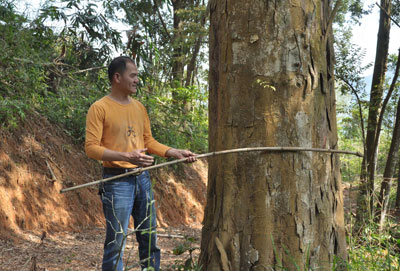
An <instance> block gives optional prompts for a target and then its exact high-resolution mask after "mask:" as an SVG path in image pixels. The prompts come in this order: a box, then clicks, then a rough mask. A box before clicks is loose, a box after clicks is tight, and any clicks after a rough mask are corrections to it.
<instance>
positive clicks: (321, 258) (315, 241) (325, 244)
mask: <svg viewBox="0 0 400 271" xmlns="http://www.w3.org/2000/svg"><path fill="white" fill-rule="evenodd" d="M329 15H330V8H329V1H327V0H324V1H312V0H305V1H301V2H300V1H295V0H292V1H290V0H282V1H258V0H237V1H227V0H223V1H216V0H214V1H211V2H210V16H211V26H210V74H209V82H210V101H209V108H210V112H209V113H210V129H209V140H210V151H215V150H222V149H231V148H238V147H254V146H299V147H315V148H332V149H334V148H336V147H337V131H336V111H335V110H336V108H335V92H334V78H333V47H332V37H331V35H330V34H327V37H326V36H325V33H326V29H327V21H328V17H329ZM207 193H208V197H207V206H206V210H205V218H204V227H203V233H202V243H201V255H200V264H201V265H202V266H203V269H204V270H224V271H225V270H246V271H247V270H271V268H273V267H275V268H279V267H283V268H287V269H288V270H295V269H296V268H295V265H297V266H298V267H299V269H300V270H305V269H307V270H308V268H320V269H321V270H329V269H330V268H331V267H332V262H333V260H334V257H335V256H338V257H339V258H341V259H346V242H345V234H344V221H343V199H342V191H341V179H340V174H339V157H338V156H337V155H327V154H319V153H312V152H306V153H281V154H276V153H274V154H272V153H254V154H240V155H228V156H224V157H222V156H221V157H216V158H213V159H212V160H210V163H209V183H208V192H207ZM296 270H297V269H296Z"/></svg>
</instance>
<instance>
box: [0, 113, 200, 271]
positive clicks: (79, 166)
mask: <svg viewBox="0 0 400 271" xmlns="http://www.w3.org/2000/svg"><path fill="white" fill-rule="evenodd" d="M173 172H180V173H179V174H174V173H173ZM150 174H151V175H152V178H153V183H154V190H155V198H156V206H157V217H158V225H159V227H160V231H166V232H174V231H176V229H177V228H179V227H185V228H184V230H183V233H184V234H190V233H192V234H193V235H197V236H198V235H199V229H200V227H201V221H202V219H203V209H204V205H205V201H206V182H207V177H206V176H207V165H206V164H205V163H204V162H202V161H198V162H196V163H194V164H193V165H181V166H180V168H179V170H175V171H173V170H172V169H167V168H164V169H161V170H158V171H152V172H150ZM100 178H101V165H100V164H99V163H98V162H96V161H93V160H90V159H88V158H87V157H86V155H85V153H84V152H83V147H82V146H77V145H75V144H74V143H73V141H72V140H71V139H70V138H69V137H68V136H67V135H66V134H65V132H64V131H63V130H62V129H61V128H60V127H58V126H56V125H53V124H50V123H49V122H48V121H47V119H45V118H44V117H42V116H40V115H39V114H37V113H34V115H32V116H30V117H29V118H28V119H27V120H26V121H24V122H23V123H22V124H21V125H20V126H19V127H18V129H16V130H15V131H13V132H9V131H4V130H3V131H2V130H0V202H1V204H0V239H1V240H0V243H1V245H0V270H20V269H21V268H22V267H23V268H24V270H30V269H29V268H31V267H32V266H34V265H35V262H36V264H37V268H38V267H43V268H46V270H98V268H99V263H100V261H101V252H102V246H103V245H102V243H103V232H104V219H103V215H102V209H101V202H100V199H99V196H98V194H97V186H91V187H89V188H82V189H78V190H75V191H71V192H67V193H64V194H60V193H59V191H60V189H62V188H65V187H71V186H74V185H78V184H82V183H86V182H89V181H93V180H97V179H100ZM192 231H193V232H192ZM43 232H45V233H46V236H45V238H44V241H43V242H41V241H40V239H41V238H40V237H41V235H42V233H43ZM178 241H182V240H178ZM175 242H176V240H174V239H169V238H160V246H161V247H162V246H163V244H164V246H165V247H166V251H170V250H171V249H170V247H172V246H173V245H174V244H175ZM131 243H132V246H134V245H135V242H131ZM127 249H129V246H128V248H127ZM162 249H164V248H163V247H162ZM135 252H136V250H135ZM89 254H90V255H89ZM167 255H168V254H167ZM165 260H166V261H170V262H171V261H173V260H172V259H169V258H168V257H167V258H166V259H165ZM10 268H11V269H10ZM32 270H33V269H32ZM35 270H40V269H35ZM43 270H44V269H43ZM133 270H135V269H133Z"/></svg>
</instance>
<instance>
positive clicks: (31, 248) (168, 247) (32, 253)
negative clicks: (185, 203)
mask: <svg viewBox="0 0 400 271" xmlns="http://www.w3.org/2000/svg"><path fill="white" fill-rule="evenodd" d="M159 233H160V234H173V235H181V236H190V237H194V238H196V240H197V242H194V243H193V244H192V246H193V247H199V243H198V240H199V239H200V229H199V228H198V227H197V229H193V228H188V227H182V228H175V229H172V228H159ZM42 236H43V234H42V233H33V232H26V233H23V234H21V235H19V236H18V237H15V238H12V240H11V239H10V238H7V237H6V236H3V237H2V238H1V240H0V270H1V271H15V270H21V271H24V270H26V271H33V270H37V271H39V270H43V271H44V270H47V271H53V270H65V271H67V270H71V271H73V270H79V271H80V270H82V271H89V270H101V258H102V246H103V236H104V230H103V229H102V228H95V229H87V230H82V232H79V233H71V232H60V233H56V234H48V233H47V234H46V236H45V237H44V239H43V241H41V237H42ZM184 241H185V239H180V238H166V237H159V246H160V247H161V250H162V260H161V267H162V269H163V270H172V265H173V264H175V263H176V262H177V261H178V262H181V263H182V261H184V260H186V259H188V258H189V254H188V252H186V253H184V254H183V255H180V256H176V255H174V254H173V252H172V251H173V249H174V248H176V247H177V246H179V245H181V244H183V243H184ZM198 254H199V250H198V249H197V250H195V251H194V255H195V256H196V257H198ZM128 257H129V263H130V264H135V263H137V259H138V253H137V245H136V240H135V239H134V238H132V237H129V238H128V241H127V246H126V250H125V256H124V259H125V262H126V261H127V260H128ZM130 270H140V268H139V267H134V268H132V269H130Z"/></svg>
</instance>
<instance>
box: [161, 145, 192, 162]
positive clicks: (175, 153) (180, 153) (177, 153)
mask: <svg viewBox="0 0 400 271" xmlns="http://www.w3.org/2000/svg"><path fill="white" fill-rule="evenodd" d="M165 155H166V156H167V157H174V158H177V159H182V158H187V161H188V162H189V163H193V162H195V161H196V160H197V158H196V154H194V153H192V152H191V151H188V150H179V149H174V148H171V149H169V150H168V151H167V152H166V153H165Z"/></svg>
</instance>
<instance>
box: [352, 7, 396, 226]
mask: <svg viewBox="0 0 400 271" xmlns="http://www.w3.org/2000/svg"><path fill="white" fill-rule="evenodd" d="M381 6H382V8H383V9H384V10H385V11H386V12H388V13H389V14H390V11H391V6H392V5H391V1H390V0H381ZM385 11H383V10H381V11H380V20H379V30H378V40H377V46H376V55H375V65H374V73H373V76H372V86H371V94H370V103H369V111H368V126H367V137H366V147H367V153H366V156H365V157H364V159H363V162H362V163H363V166H362V172H361V182H362V184H363V185H362V187H361V193H360V195H361V196H362V197H366V199H367V203H368V202H369V205H365V204H363V202H362V201H364V199H361V200H359V209H358V214H357V216H358V218H359V219H361V218H362V217H363V216H364V214H366V213H369V214H373V193H374V183H375V181H374V179H375V170H376V161H377V159H376V158H377V150H378V142H379V132H378V129H379V127H378V125H377V124H378V117H379V112H380V110H381V106H382V95H383V85H384V82H385V73H386V70H387V58H388V50H389V35H390V18H389V17H388V16H387V15H386V13H385ZM367 210H369V211H368V212H367Z"/></svg>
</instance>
